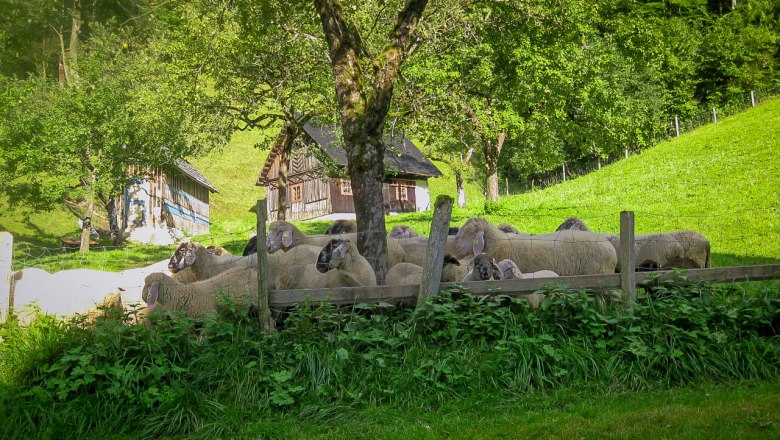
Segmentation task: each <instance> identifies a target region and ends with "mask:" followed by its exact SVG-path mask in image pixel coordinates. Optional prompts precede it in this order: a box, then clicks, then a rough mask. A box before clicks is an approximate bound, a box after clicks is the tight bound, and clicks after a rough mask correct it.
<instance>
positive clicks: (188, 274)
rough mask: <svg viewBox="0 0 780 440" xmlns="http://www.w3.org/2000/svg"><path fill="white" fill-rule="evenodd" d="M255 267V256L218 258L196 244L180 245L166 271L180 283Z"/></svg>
mask: <svg viewBox="0 0 780 440" xmlns="http://www.w3.org/2000/svg"><path fill="white" fill-rule="evenodd" d="M256 266H257V256H256V254H255V255H249V256H238V255H222V256H218V255H215V254H214V253H212V252H211V251H209V250H208V248H206V247H204V246H203V245H201V244H200V243H196V242H182V243H180V244H179V246H177V247H176V250H175V251H174V252H173V255H172V256H171V259H170V260H169V262H168V270H170V271H171V273H173V274H174V275H173V278H175V279H177V280H178V281H179V282H182V283H190V282H193V281H201V280H205V279H208V278H211V277H213V276H215V275H218V274H220V273H221V272H224V271H226V270H228V269H231V268H233V267H244V268H253V267H256ZM185 269H186V270H185Z"/></svg>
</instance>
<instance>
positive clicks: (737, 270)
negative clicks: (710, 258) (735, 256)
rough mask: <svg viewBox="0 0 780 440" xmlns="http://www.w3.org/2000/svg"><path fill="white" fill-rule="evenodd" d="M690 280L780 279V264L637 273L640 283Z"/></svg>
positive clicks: (654, 283) (653, 283)
mask: <svg viewBox="0 0 780 440" xmlns="http://www.w3.org/2000/svg"><path fill="white" fill-rule="evenodd" d="M682 279H685V280H688V281H690V282H699V281H708V282H713V283H739V282H747V281H766V280H777V279H780V264H762V265H757V266H734V267H712V268H708V269H688V270H666V271H661V272H640V273H637V274H636V282H637V284H638V285H648V284H650V285H656V284H659V283H662V282H664V281H673V280H682Z"/></svg>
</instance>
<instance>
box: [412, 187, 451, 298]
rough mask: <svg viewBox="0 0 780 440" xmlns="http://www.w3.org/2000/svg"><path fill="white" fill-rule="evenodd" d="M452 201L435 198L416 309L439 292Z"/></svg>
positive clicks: (442, 197) (446, 197) (444, 197)
mask: <svg viewBox="0 0 780 440" xmlns="http://www.w3.org/2000/svg"><path fill="white" fill-rule="evenodd" d="M453 202H454V201H453V199H452V197H450V196H445V195H443V194H442V195H440V196H438V197H436V202H435V203H434V205H433V206H434V207H433V220H431V234H430V235H429V236H428V249H427V251H426V253H425V260H424V261H423V273H422V281H421V282H420V293H419V294H418V295H417V307H420V306H421V305H423V304H424V302H425V298H427V297H429V296H433V295H435V294H437V293H438V292H439V284H441V269H442V263H444V248H445V247H446V246H447V232H449V226H450V217H451V216H452V204H453Z"/></svg>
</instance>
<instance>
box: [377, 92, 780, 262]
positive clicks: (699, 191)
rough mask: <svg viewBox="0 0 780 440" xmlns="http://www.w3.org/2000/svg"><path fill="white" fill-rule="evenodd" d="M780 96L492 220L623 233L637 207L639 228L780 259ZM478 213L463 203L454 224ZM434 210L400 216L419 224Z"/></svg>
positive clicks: (722, 254) (741, 255) (724, 251)
mask: <svg viewBox="0 0 780 440" xmlns="http://www.w3.org/2000/svg"><path fill="white" fill-rule="evenodd" d="M778 170H780V101H778V100H774V101H769V102H766V103H764V104H763V105H761V106H759V107H758V108H755V109H752V110H749V111H746V112H744V113H741V114H738V115H735V116H733V117H730V118H727V119H724V120H722V121H720V122H718V123H717V124H711V125H708V126H705V127H702V128H701V129H699V130H696V131H693V132H690V133H687V134H685V135H682V136H680V137H679V138H675V139H673V140H670V141H668V142H664V143H662V144H660V145H657V146H655V147H653V148H650V149H648V150H646V151H644V152H642V153H641V154H637V155H634V156H631V157H630V158H628V159H626V160H623V161H620V162H618V163H615V164H613V165H611V166H608V167H605V168H603V169H602V170H600V171H597V172H594V173H592V174H590V175H587V176H584V177H581V178H579V179H576V180H571V181H568V182H566V183H563V184H560V185H556V186H554V187H551V188H547V189H545V190H541V191H534V192H530V193H526V194H521V195H514V196H507V197H502V198H501V201H500V203H499V208H498V211H497V212H496V213H494V214H492V215H486V216H485V217H487V218H489V219H491V220H493V221H495V222H497V223H498V222H509V223H511V224H514V225H516V226H517V227H518V228H519V229H521V230H524V231H528V232H532V233H543V232H549V231H552V230H554V229H555V228H556V227H557V226H558V225H559V224H560V223H561V222H562V221H563V220H564V219H565V218H566V217H568V216H578V217H580V218H582V219H583V220H584V221H585V223H586V224H588V225H589V226H590V228H591V229H593V230H595V231H603V232H618V230H619V213H620V211H622V210H632V211H635V213H636V228H637V233H651V232H660V231H669V230H676V229H694V230H697V231H700V232H702V233H703V234H705V235H706V236H707V237H708V238H709V239H710V240H711V242H712V249H713V264H714V265H720V266H723V265H729V264H737V263H740V262H741V263H751V264H755V263H760V262H771V261H777V260H778V259H780V233H779V232H778V226H780V222H779V221H778V208H779V207H780V206H779V204H778V200H780V184H778V183H777V173H778ZM471 215H480V211H479V207H478V205H474V204H472V206H471V207H470V208H468V209H465V210H459V209H456V210H455V212H454V219H453V223H460V222H462V221H463V220H465V219H466V218H467V217H468V216H471ZM430 217H431V216H430V214H429V213H424V214H414V215H408V216H402V217H399V218H393V219H392V221H393V222H406V223H409V224H412V225H413V226H415V227H417V228H420V229H421V230H426V229H427V224H428V222H429V221H430Z"/></svg>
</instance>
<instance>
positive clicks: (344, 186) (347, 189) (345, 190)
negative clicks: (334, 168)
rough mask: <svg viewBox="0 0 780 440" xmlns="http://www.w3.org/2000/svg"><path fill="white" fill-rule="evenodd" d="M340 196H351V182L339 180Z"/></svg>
mask: <svg viewBox="0 0 780 440" xmlns="http://www.w3.org/2000/svg"><path fill="white" fill-rule="evenodd" d="M340 183H341V194H344V195H349V196H351V195H352V181H350V180H347V179H341V181H340Z"/></svg>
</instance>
